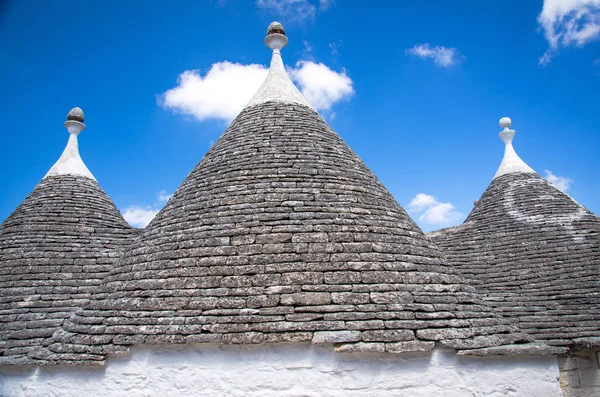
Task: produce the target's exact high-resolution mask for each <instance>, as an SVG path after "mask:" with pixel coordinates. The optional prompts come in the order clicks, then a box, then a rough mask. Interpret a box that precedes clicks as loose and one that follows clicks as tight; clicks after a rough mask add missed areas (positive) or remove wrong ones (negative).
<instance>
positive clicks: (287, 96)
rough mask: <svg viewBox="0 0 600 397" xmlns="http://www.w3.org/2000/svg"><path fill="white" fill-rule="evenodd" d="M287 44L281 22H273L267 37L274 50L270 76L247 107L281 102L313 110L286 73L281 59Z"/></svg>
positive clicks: (266, 39) (267, 42) (269, 45)
mask: <svg viewBox="0 0 600 397" xmlns="http://www.w3.org/2000/svg"><path fill="white" fill-rule="evenodd" d="M287 43H288V38H287V37H286V35H285V30H284V29H283V26H282V25H281V24H280V23H279V22H272V23H271V24H270V25H269V28H268V29H267V37H265V44H266V45H267V47H269V48H270V49H272V50H273V56H272V58H271V67H270V68H269V74H268V75H267V78H266V79H265V81H264V82H263V84H262V85H261V86H260V88H259V89H258V91H257V92H256V94H254V97H253V98H252V99H251V100H250V102H248V104H247V105H246V107H249V106H254V105H258V104H261V103H265V102H281V103H295V104H300V105H304V106H308V107H310V108H312V106H310V104H309V103H308V101H307V100H306V99H305V98H304V96H302V94H301V93H300V91H298V88H296V86H295V85H294V83H292V80H290V77H289V76H288V74H287V72H286V71H285V66H284V65H283V60H282V59H281V49H282V48H283V47H285V46H286V45H287Z"/></svg>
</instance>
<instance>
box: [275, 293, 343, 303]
mask: <svg viewBox="0 0 600 397" xmlns="http://www.w3.org/2000/svg"><path fill="white" fill-rule="evenodd" d="M330 302H331V294H330V293H328V292H302V293H298V294H289V295H281V304H282V305H291V306H305V305H310V306H313V305H327V304H329V303H330Z"/></svg>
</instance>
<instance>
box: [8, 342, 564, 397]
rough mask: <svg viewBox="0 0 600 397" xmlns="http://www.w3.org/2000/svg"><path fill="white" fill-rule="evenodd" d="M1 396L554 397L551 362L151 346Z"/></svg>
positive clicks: (14, 376) (303, 347)
mask: <svg viewBox="0 0 600 397" xmlns="http://www.w3.org/2000/svg"><path fill="white" fill-rule="evenodd" d="M1 372H2V374H1V375H0V392H1V393H0V394H1V395H2V396H90V397H91V396H94V397H96V396H128V397H135V396H185V397H192V396H211V397H213V396H240V397H242V396H243V397H246V396H297V397H300V396H303V397H304V396H365V397H366V396H369V397H371V396H377V397H386V396H411V397H417V396H427V397H431V396H444V397H465V396H467V397H468V396H471V397H473V396H482V397H483V396H485V397H500V396H512V397H517V396H527V397H536V396H539V397H554V396H556V397H559V396H561V391H560V386H559V382H558V376H559V373H558V366H557V361H556V357H520V358H519V357H495V358H477V357H473V358H468V357H458V356H456V355H455V354H454V352H453V351H451V350H443V349H437V348H436V349H434V350H433V351H432V352H427V353H419V354H412V355H407V356H406V355H390V354H388V355H379V354H371V355H368V354H355V353H353V354H340V353H334V352H333V349H332V347H331V346H329V345H325V346H313V345H308V344H294V345H256V346H221V347H219V346H207V345H202V346H200V345H198V346H189V345H187V346H170V347H157V346H149V347H144V348H140V349H138V350H136V351H134V352H133V353H132V354H130V355H127V356H121V357H113V358H111V359H109V360H108V363H107V366H106V367H105V368H81V367H77V368H69V367H62V368H35V369H29V370H28V369H24V368H21V369H14V368H13V369H8V368H3V369H2V370H1Z"/></svg>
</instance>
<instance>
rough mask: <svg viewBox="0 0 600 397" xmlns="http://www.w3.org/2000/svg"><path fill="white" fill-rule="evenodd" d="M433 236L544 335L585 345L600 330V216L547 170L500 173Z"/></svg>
mask: <svg viewBox="0 0 600 397" xmlns="http://www.w3.org/2000/svg"><path fill="white" fill-rule="evenodd" d="M430 236H431V238H432V239H433V240H434V241H435V242H436V243H437V244H439V246H440V247H441V248H442V249H443V250H444V251H445V253H446V256H447V258H448V259H449V261H450V262H451V263H452V264H453V265H454V267H455V268H456V270H457V271H458V272H459V273H460V274H461V275H463V276H464V277H465V278H467V279H469V280H470V281H471V282H472V283H473V285H474V286H475V287H476V289H477V290H478V291H479V292H480V293H482V294H484V295H485V296H486V300H487V303H488V304H489V305H491V306H494V307H495V308H497V309H498V310H499V311H500V312H501V313H502V314H503V315H504V316H505V317H506V318H508V319H509V320H510V321H511V323H512V324H514V325H515V326H518V327H519V328H520V329H521V330H523V331H525V332H527V333H528V334H530V335H531V336H533V337H534V338H535V339H536V340H538V341H545V342H548V343H551V344H553V345H559V344H560V345H575V346H578V345H580V346H581V347H583V348H585V342H583V339H581V338H593V337H600V294H599V291H600V278H599V277H598V269H600V218H598V217H597V216H596V215H594V214H592V213H591V212H590V211H588V210H587V209H585V208H584V207H582V206H581V205H579V204H578V203H576V202H575V201H573V200H572V199H571V198H570V197H569V196H567V195H566V194H564V193H563V192H561V191H560V190H558V189H557V188H556V187H554V186H553V185H551V184H550V183H548V182H547V181H545V180H544V179H543V178H541V177H540V176H539V175H537V174H533V173H509V174H505V175H502V176H500V177H498V178H495V179H494V180H493V181H492V183H491V184H490V185H489V186H488V188H487V189H486V191H485V192H484V194H483V195H482V196H481V198H480V199H479V200H478V201H477V202H476V205H475V207H474V208H473V211H472V212H471V214H470V215H469V217H468V218H467V220H466V221H465V222H464V223H463V224H462V225H460V226H458V227H454V228H450V229H445V230H442V231H438V232H433V233H431V234H430ZM579 341H582V342H581V344H580V342H579ZM495 351H499V350H498V349H496V350H495Z"/></svg>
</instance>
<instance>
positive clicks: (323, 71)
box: [288, 61, 354, 110]
mask: <svg viewBox="0 0 600 397" xmlns="http://www.w3.org/2000/svg"><path fill="white" fill-rule="evenodd" d="M288 73H289V74H290V76H291V77H292V79H293V80H295V81H297V82H298V84H299V85H300V90H301V91H302V94H303V95H304V97H305V98H306V100H307V101H308V102H309V103H310V104H311V105H313V106H314V107H315V108H316V109H319V110H329V109H331V107H332V106H333V105H334V104H335V103H336V102H338V101H340V100H342V99H345V98H349V97H351V96H352V95H353V94H354V88H352V79H350V77H348V75H346V71H345V70H342V71H341V72H339V73H338V72H336V71H334V70H331V69H329V68H328V67H327V66H326V65H324V64H322V63H315V62H311V61H299V62H298V63H297V64H296V67H295V68H294V69H289V70H288Z"/></svg>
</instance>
